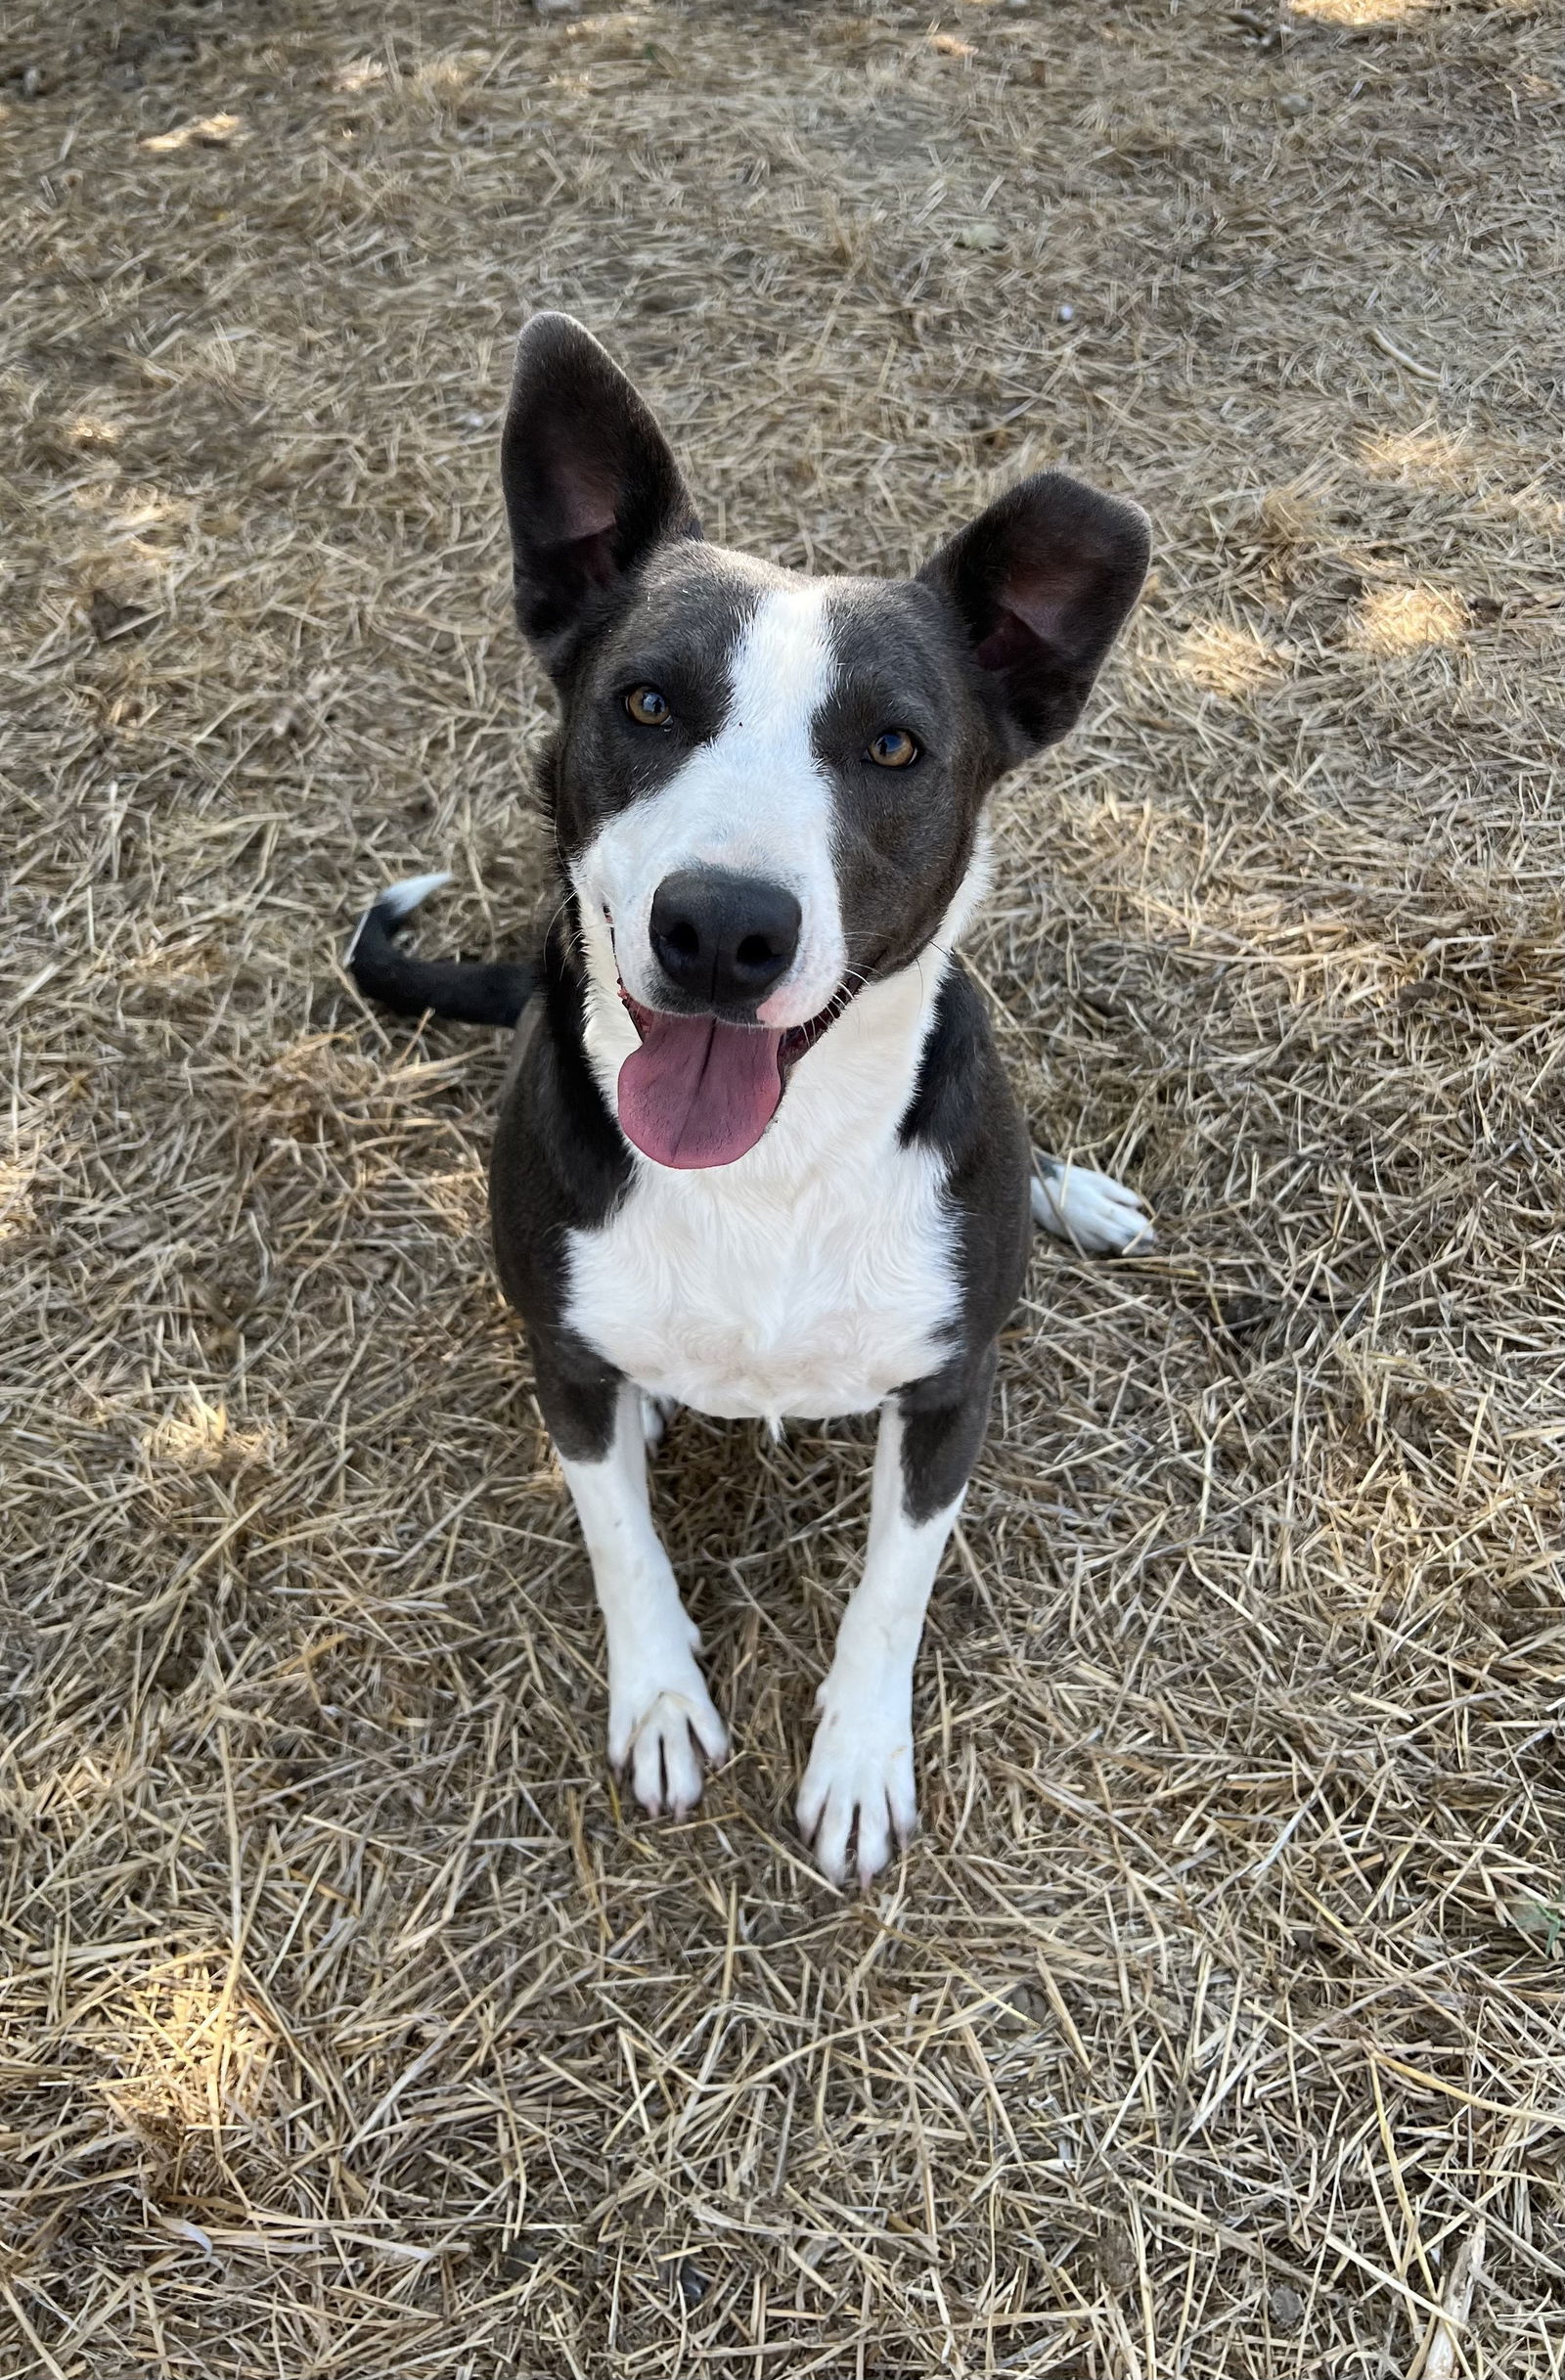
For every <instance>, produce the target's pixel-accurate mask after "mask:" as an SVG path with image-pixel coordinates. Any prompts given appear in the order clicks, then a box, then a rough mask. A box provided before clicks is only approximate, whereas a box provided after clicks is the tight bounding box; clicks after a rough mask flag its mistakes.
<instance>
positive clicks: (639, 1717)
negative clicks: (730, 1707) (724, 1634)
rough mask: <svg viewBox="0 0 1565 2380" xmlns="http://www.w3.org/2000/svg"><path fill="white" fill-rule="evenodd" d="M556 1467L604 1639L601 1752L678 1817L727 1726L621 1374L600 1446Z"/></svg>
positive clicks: (638, 1402)
mask: <svg viewBox="0 0 1565 2380" xmlns="http://www.w3.org/2000/svg"><path fill="white" fill-rule="evenodd" d="M540 1369H542V1368H540ZM542 1387H543V1381H542V1379H540V1389H542ZM542 1401H543V1403H544V1409H545V1418H546V1419H547V1418H548V1414H549V1402H548V1398H547V1396H545V1397H544V1398H543V1400H542ZM560 1468H561V1469H562V1470H563V1472H564V1474H565V1480H566V1484H567V1486H568V1487H569V1489H570V1493H571V1497H572V1499H573V1501H574V1503H575V1506H576V1514H577V1518H578V1519H579V1520H580V1522H581V1533H582V1535H583V1537H584V1538H585V1539H586V1541H587V1552H588V1557H589V1559H590V1560H591V1562H592V1566H593V1585H594V1587H595V1588H596V1589H597V1593H598V1602H599V1607H600V1609H601V1610H602V1612H603V1615H604V1630H605V1632H606V1635H607V1639H608V1757H609V1759H610V1761H611V1762H612V1763H613V1765H614V1767H615V1769H616V1770H621V1771H625V1770H628V1771H629V1774H630V1779H631V1785H632V1789H633V1790H634V1792H635V1795H636V1799H637V1800H638V1801H639V1802H640V1803H641V1805H642V1807H643V1809H644V1810H646V1811H648V1813H649V1814H650V1815H651V1816H652V1817H654V1818H655V1817H656V1816H657V1814H658V1812H659V1811H662V1810H671V1811H672V1812H673V1814H674V1816H675V1817H676V1818H681V1817H683V1816H684V1814H685V1812H686V1811H687V1810H692V1809H693V1808H694V1806H695V1804H696V1803H697V1802H698V1801H699V1800H700V1798H701V1758H700V1756H701V1754H702V1753H704V1754H705V1755H706V1757H707V1759H708V1760H721V1759H722V1758H723V1757H724V1755H725V1753H726V1752H727V1750H728V1731H727V1729H725V1727H724V1725H723V1722H722V1720H721V1719H720V1718H719V1717H718V1714H717V1710H716V1707H715V1706H714V1704H713V1701H712V1698H711V1696H710V1694H708V1692H707V1690H706V1682H705V1680H704V1679H703V1678H702V1676H701V1673H700V1671H699V1670H698V1669H697V1667H696V1665H695V1654H696V1651H697V1648H698V1647H699V1644H700V1640H701V1639H700V1634H699V1631H698V1630H697V1628H696V1626H695V1623H694V1621H693V1619H692V1618H691V1616H690V1614H689V1613H688V1612H687V1611H686V1609H685V1606H684V1604H683V1603H682V1602H681V1601H680V1597H679V1589H678V1587H677V1586H676V1585H675V1583H674V1573H673V1571H672V1569H671V1568H670V1567H669V1560H668V1555H667V1554H666V1553H665V1552H664V1550H663V1546H662V1541H661V1539H660V1538H659V1537H658V1534H657V1531H656V1530H655V1529H654V1528H653V1526H652V1516H651V1510H650V1507H649V1505H648V1499H647V1447H646V1440H645V1437H644V1435H643V1413H642V1392H641V1390H640V1389H639V1388H636V1387H635V1386H633V1384H632V1383H631V1382H630V1381H629V1380H622V1381H620V1383H619V1385H618V1389H617V1392H616V1394H615V1397H614V1405H613V1414H612V1427H611V1430H610V1433H609V1436H608V1443H607V1446H606V1449H605V1451H604V1453H603V1454H602V1455H598V1456H593V1457H590V1458H588V1459H580V1458H572V1457H569V1456H567V1455H565V1454H564V1453H563V1451H561V1454H560Z"/></svg>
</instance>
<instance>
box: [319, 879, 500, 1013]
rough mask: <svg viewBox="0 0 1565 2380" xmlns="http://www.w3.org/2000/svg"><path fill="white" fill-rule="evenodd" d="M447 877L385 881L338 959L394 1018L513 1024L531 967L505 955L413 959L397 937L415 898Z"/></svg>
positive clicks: (414, 906)
mask: <svg viewBox="0 0 1565 2380" xmlns="http://www.w3.org/2000/svg"><path fill="white" fill-rule="evenodd" d="M450 881H451V878H450V876H448V875H441V876H405V877H404V878H403V880H402V882H401V883H400V884H390V885H387V887H386V889H385V891H384V892H382V893H381V894H380V898H379V899H378V900H376V901H374V902H372V903H371V905H370V907H369V908H368V909H367V910H366V911H365V913H364V915H363V917H362V918H361V919H360V920H359V921H358V924H357V925H356V926H355V927H354V929H353V939H352V941H351V942H350V943H349V944H348V946H347V949H346V950H345V951H344V952H343V954H342V964H343V965H344V966H345V967H346V968H347V970H348V973H349V974H350V975H351V976H352V977H353V980H354V982H355V983H356V984H357V985H358V987H359V989H360V991H361V992H362V993H363V994H364V997H365V998H366V1000H374V1001H378V1002H379V1003H380V1007H381V1008H383V1009H390V1010H393V1011H394V1013H395V1014H396V1015H398V1016H423V1015H424V1014H425V1013H426V1012H432V1013H433V1014H434V1015H436V1016H449V1017H451V1018H452V1019H453V1020H454V1021H455V1022H456V1023H458V1024H464V1025H514V1023H515V1021H516V1019H517V1017H518V1016H519V1015H520V1014H521V1011H522V1010H523V1009H524V1008H525V1007H526V1005H527V1002H528V1000H529V998H530V997H531V994H532V991H533V987H534V985H535V984H536V982H537V979H538V978H537V972H536V969H535V968H533V967H530V966H528V965H526V964H525V963H524V962H521V961H517V960H505V959H415V958H412V957H411V956H410V955H409V954H408V952H406V951H403V950H399V949H398V948H397V943H396V935H397V934H398V932H399V931H400V929H401V928H402V927H403V926H404V925H405V924H406V923H407V921H408V920H409V919H410V918H411V917H412V915H413V913H414V911H415V910H416V909H417V908H418V906H419V904H420V902H421V901H426V900H427V899H428V897H429V895H430V893H431V892H438V891H439V889H440V887H441V885H442V884H449V883H450Z"/></svg>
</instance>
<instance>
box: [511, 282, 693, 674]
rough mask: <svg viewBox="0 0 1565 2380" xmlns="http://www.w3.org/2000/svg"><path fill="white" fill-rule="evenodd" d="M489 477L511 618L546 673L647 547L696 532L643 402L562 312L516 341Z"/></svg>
mask: <svg viewBox="0 0 1565 2380" xmlns="http://www.w3.org/2000/svg"><path fill="white" fill-rule="evenodd" d="M500 483H501V487H502V489H503V491H504V494H505V499H506V514H507V516H508V518H509V520H510V523H511V547H512V558H513V576H514V583H515V591H516V616H517V618H518V620H519V621H520V622H521V627H522V631H523V633H524V634H525V635H526V636H527V637H528V639H529V640H530V641H531V643H532V644H533V645H535V646H536V647H537V649H538V651H539V653H540V655H541V656H542V658H543V661H544V663H545V665H546V666H547V667H548V669H549V670H550V671H551V672H552V674H553V675H554V676H555V677H556V678H560V677H564V676H567V675H568V674H569V671H570V665H571V662H572V661H573V659H574V657H575V655H576V653H577V651H579V650H580V639H581V635H582V632H583V631H584V630H589V629H590V628H591V627H592V626H593V624H594V623H595V622H596V621H598V620H600V619H602V617H603V616H604V613H605V612H606V610H607V609H608V608H609V607H610V606H611V605H612V603H613V600H614V598H615V595H616V593H617V591H618V590H619V589H620V588H622V587H623V586H624V584H625V582H626V581H627V580H628V579H630V578H631V577H633V576H634V574H635V573H636V572H637V571H638V570H639V569H640V568H641V566H642V564H643V563H644V562H645V561H647V559H648V555H649V554H650V553H651V552H652V550H653V548H654V547H656V546H658V545H660V544H661V543H662V542H663V540H664V539H665V538H670V537H699V535H700V533H701V524H700V522H699V521H698V520H697V519H696V517H695V507H694V506H693V503H692V502H691V496H690V490H689V489H688V488H687V487H686V485H685V481H684V479H683V478H682V477H681V475H680V468H679V465H678V464H677V463H676V462H675V460H674V456H673V451H672V449H671V448H670V446H669V443H668V440H667V439H666V438H665V437H664V435H663V433H662V431H661V430H660V429H659V428H658V427H657V424H656V422H655V421H654V420H653V418H652V413H651V409H650V407H649V406H648V404H647V402H646V400H645V399H644V398H643V397H642V396H641V395H640V394H639V393H638V392H637V390H636V389H635V388H634V387H633V386H632V384H631V382H629V381H628V380H627V379H626V378H625V375H624V374H623V372H621V371H620V369H619V366H618V365H617V364H616V363H615V362H614V361H613V360H612V358H611V357H610V356H609V355H608V354H607V352H606V351H605V350H604V348H603V347H601V346H600V345H599V343H598V341H597V339H596V338H594V337H593V336H592V334H591V332H590V331H584V330H583V329H582V326H581V324H580V323H579V322H574V321H572V319H571V317H570V316H569V315H568V314H535V315H534V316H533V317H532V319H531V321H530V322H529V323H528V324H527V325H526V327H525V329H524V330H523V331H522V334H521V337H519V339H518V340H517V341H516V369H515V375H514V379H513V381H512V384H511V404H510V406H509V408H508V410H507V413H506V426H505V429H504V432H503V433H502V437H501V445H500Z"/></svg>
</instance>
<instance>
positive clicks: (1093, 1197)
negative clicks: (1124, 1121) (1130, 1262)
mask: <svg viewBox="0 0 1565 2380" xmlns="http://www.w3.org/2000/svg"><path fill="white" fill-rule="evenodd" d="M1035 1162H1036V1171H1035V1172H1034V1174H1033V1187H1032V1199H1033V1221H1034V1222H1035V1223H1037V1224H1040V1225H1042V1227H1043V1229H1044V1230H1045V1231H1046V1232H1051V1233H1052V1234H1053V1236H1054V1237H1055V1238H1056V1239H1068V1240H1069V1241H1070V1243H1071V1245H1072V1246H1073V1247H1077V1248H1080V1249H1082V1250H1083V1252H1084V1253H1085V1254H1086V1255H1088V1256H1124V1255H1127V1254H1129V1252H1130V1251H1131V1250H1132V1249H1133V1248H1134V1249H1136V1250H1138V1251H1140V1252H1143V1253H1144V1251H1145V1250H1146V1249H1147V1248H1149V1247H1150V1246H1151V1245H1152V1222H1151V1217H1150V1216H1149V1215H1148V1214H1147V1212H1146V1202H1145V1200H1144V1199H1143V1198H1141V1197H1140V1195H1139V1193H1138V1192H1137V1191H1135V1190H1128V1189H1127V1188H1126V1186H1125V1184H1124V1183H1123V1182H1116V1181H1115V1180H1114V1177H1113V1176H1112V1174H1096V1173H1094V1172H1093V1170H1092V1168H1091V1166H1088V1165H1067V1164H1066V1162H1065V1160H1064V1158H1063V1157H1044V1156H1040V1157H1039V1158H1037V1159H1036V1161H1035Z"/></svg>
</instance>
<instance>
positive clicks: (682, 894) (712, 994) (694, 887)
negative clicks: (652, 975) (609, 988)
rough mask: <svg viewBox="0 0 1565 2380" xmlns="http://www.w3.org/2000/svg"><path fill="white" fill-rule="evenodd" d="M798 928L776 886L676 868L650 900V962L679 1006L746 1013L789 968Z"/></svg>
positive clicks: (794, 912)
mask: <svg viewBox="0 0 1565 2380" xmlns="http://www.w3.org/2000/svg"><path fill="white" fill-rule="evenodd" d="M801 922H802V920H801V917H800V913H799V905H798V903H797V901H796V900H795V899H794V898H793V895H792V893H790V892H788V891H787V890H786V889H785V888H784V887H783V886H782V884H768V883H767V882H766V880H765V879H764V877H761V876H729V875H727V874H726V873H725V872H724V871H723V870H721V869H717V868H683V869H681V870H679V871H678V873H677V874H676V875H674V876H664V878H663V880H662V882H661V884H659V885H658V887H657V890H656V891H655V892H654V893H653V895H652V916H651V943H652V956H653V958H654V959H655V960H656V961H657V964H658V965H659V966H660V967H661V968H662V970H663V973H664V974H665V975H666V976H667V978H668V980H669V982H670V983H671V984H672V985H673V987H674V989H675V990H676V991H679V992H683V993H684V994H685V995H686V996H687V998H689V999H693V1000H699V1001H703V1002H705V1003H707V1004H709V1005H710V1006H711V1007H712V1008H714V1009H720V1010H721V1009H737V1008H753V1007H754V1006H755V1003H756V1002H757V1001H758V1000H761V999H764V998H765V996H766V994H767V993H768V992H769V991H770V990H771V988H772V986H773V984H774V983H776V982H777V981H778V980H779V978H780V977H781V976H782V975H785V974H786V972H787V970H788V968H789V967H790V966H791V965H792V964H793V955H794V953H795V951H797V949H798V947H799V926H800V924H801Z"/></svg>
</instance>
